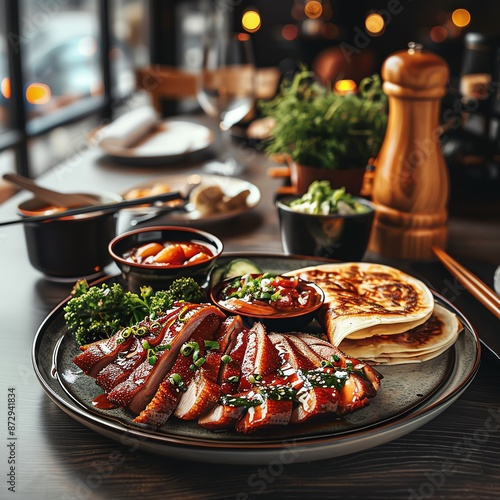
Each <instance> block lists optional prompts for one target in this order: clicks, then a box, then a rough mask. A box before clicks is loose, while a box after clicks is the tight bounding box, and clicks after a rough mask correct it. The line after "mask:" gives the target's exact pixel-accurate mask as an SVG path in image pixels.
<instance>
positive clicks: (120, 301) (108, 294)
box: [64, 282, 144, 345]
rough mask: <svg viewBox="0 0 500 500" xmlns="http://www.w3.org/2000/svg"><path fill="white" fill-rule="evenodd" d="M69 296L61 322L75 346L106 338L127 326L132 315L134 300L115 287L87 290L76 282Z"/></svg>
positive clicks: (119, 287) (116, 285)
mask: <svg viewBox="0 0 500 500" xmlns="http://www.w3.org/2000/svg"><path fill="white" fill-rule="evenodd" d="M72 295H73V297H72V298H71V299H70V300H69V301H68V303H67V304H66V306H65V307H64V319H65V321H66V325H67V326H68V330H69V331H70V332H71V333H72V334H73V335H74V336H75V338H76V341H77V343H78V344H79V345H85V344H89V343H91V342H95V341H96V340H100V339H105V338H108V337H110V336H111V335H113V334H114V333H115V332H116V331H118V329H119V328H120V327H122V326H127V325H128V324H129V321H130V316H131V314H130V313H131V311H132V310H134V311H135V306H136V304H135V300H134V298H133V297H131V296H130V293H129V292H125V291H124V290H123V288H122V287H121V286H120V285H119V284H118V283H114V284H113V285H111V286H108V285H107V284H105V283H103V284H102V285H101V286H100V287H98V286H92V287H90V288H89V287H88V285H87V284H86V282H85V283H82V282H78V283H77V284H76V285H75V287H74V288H73V292H72ZM142 317H144V315H143V316H142Z"/></svg>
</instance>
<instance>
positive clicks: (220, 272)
mask: <svg viewBox="0 0 500 500" xmlns="http://www.w3.org/2000/svg"><path fill="white" fill-rule="evenodd" d="M226 269H227V265H226V266H219V267H215V268H214V269H213V270H212V272H211V273H210V288H212V287H214V286H215V285H217V283H220V282H221V281H222V280H223V279H224V275H225V273H226Z"/></svg>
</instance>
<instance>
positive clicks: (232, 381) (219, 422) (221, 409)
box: [198, 328, 249, 430]
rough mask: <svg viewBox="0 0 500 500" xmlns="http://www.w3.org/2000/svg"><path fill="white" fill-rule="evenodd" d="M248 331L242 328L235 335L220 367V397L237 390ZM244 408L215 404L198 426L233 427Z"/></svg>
mask: <svg viewBox="0 0 500 500" xmlns="http://www.w3.org/2000/svg"><path fill="white" fill-rule="evenodd" d="M248 334H249V330H248V329H246V328H242V329H241V331H239V332H238V333H237V335H236V339H235V340H234V345H233V346H232V347H231V348H230V349H229V358H230V359H229V360H228V362H227V363H224V364H223V365H222V367H221V371H220V376H219V380H218V382H219V385H220V395H221V396H224V395H228V394H234V393H236V392H237V390H238V386H239V384H240V378H241V365H242V363H243V358H244V357H245V351H246V348H247V340H248ZM244 410H245V408H244V407H242V406H240V407H236V406H228V405H224V404H222V403H220V404H216V405H215V406H213V407H212V409H210V410H209V411H208V413H205V414H203V415H201V416H200V417H199V419H198V425H200V426H201V427H205V428H206V429H211V430H217V429H227V428H230V427H234V425H235V422H236V420H238V419H239V418H240V417H241V416H242V415H243V412H244Z"/></svg>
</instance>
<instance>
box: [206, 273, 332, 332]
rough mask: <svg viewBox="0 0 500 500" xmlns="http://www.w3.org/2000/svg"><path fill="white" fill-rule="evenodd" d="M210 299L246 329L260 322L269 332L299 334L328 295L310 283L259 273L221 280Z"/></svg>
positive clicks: (295, 278)
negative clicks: (297, 332)
mask: <svg viewBox="0 0 500 500" xmlns="http://www.w3.org/2000/svg"><path fill="white" fill-rule="evenodd" d="M210 298H211V300H212V302H213V303H214V304H216V305H217V306H218V307H220V308H221V309H222V310H223V311H224V312H226V313H227V314H229V315H233V316H234V315H239V316H241V318H242V319H243V322H244V324H245V325H246V326H251V325H253V323H255V322H261V323H263V324H264V325H265V326H266V328H267V329H268V330H269V331H297V330H300V329H301V328H304V327H305V326H307V325H308V324H309V323H311V321H313V319H314V317H315V315H316V313H317V312H318V309H319V308H320V307H321V306H322V305H323V302H324V300H325V295H324V293H323V290H321V288H320V287H319V286H318V285H316V284H315V283H312V282H310V281H305V280H303V279H301V278H297V277H295V276H292V277H287V276H281V275H277V274H273V273H259V274H244V275H242V276H237V277H234V278H229V279H226V280H224V281H221V282H220V283H219V284H218V285H216V286H215V287H213V288H212V290H211V291H210Z"/></svg>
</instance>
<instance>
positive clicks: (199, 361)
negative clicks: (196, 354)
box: [194, 358, 206, 368]
mask: <svg viewBox="0 0 500 500" xmlns="http://www.w3.org/2000/svg"><path fill="white" fill-rule="evenodd" d="M205 361H206V358H198V359H197V360H196V361H195V362H194V364H195V365H196V366H197V367H198V368H199V367H200V366H201V365H202V364H203V363H205Z"/></svg>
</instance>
